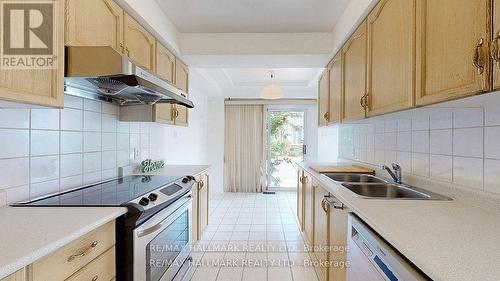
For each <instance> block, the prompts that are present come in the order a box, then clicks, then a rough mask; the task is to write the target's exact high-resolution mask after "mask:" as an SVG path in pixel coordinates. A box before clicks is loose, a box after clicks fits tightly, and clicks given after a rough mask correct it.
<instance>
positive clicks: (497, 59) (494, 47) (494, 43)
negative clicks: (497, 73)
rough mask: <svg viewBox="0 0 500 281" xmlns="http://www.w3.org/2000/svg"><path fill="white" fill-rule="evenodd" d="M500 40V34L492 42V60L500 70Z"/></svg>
mask: <svg viewBox="0 0 500 281" xmlns="http://www.w3.org/2000/svg"><path fill="white" fill-rule="evenodd" d="M499 40H500V33H498V34H497V36H495V38H493V41H492V42H491V58H492V59H493V60H495V62H496V63H497V67H498V68H500V54H499V53H498V41H499Z"/></svg>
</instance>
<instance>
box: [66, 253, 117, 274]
mask: <svg viewBox="0 0 500 281" xmlns="http://www.w3.org/2000/svg"><path fill="white" fill-rule="evenodd" d="M115 260H116V255H115V247H113V248H111V249H109V250H107V251H106V252H105V253H104V254H102V255H100V256H99V257H97V258H96V259H95V260H93V261H92V262H90V263H89V264H87V265H86V266H85V267H84V268H82V269H80V270H79V271H78V272H76V273H75V274H73V275H72V276H71V277H70V278H68V279H66V281H94V280H95V281H98V280H111V279H112V278H114V277H115V275H116V269H115Z"/></svg>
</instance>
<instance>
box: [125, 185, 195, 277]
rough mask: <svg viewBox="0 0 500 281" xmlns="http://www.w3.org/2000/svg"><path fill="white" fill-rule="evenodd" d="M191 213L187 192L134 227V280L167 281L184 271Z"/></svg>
mask: <svg viewBox="0 0 500 281" xmlns="http://www.w3.org/2000/svg"><path fill="white" fill-rule="evenodd" d="M191 212H192V195H191V193H188V194H186V195H185V196H184V197H182V198H179V199H178V200H177V201H176V202H175V203H173V204H172V205H170V206H168V207H167V208H165V209H163V210H162V211H160V212H159V213H158V214H156V215H155V216H154V217H152V218H151V219H148V220H147V221H146V222H145V223H144V224H142V225H141V226H139V227H138V228H136V229H135V230H134V280H145V281H163V280H168V281H170V280H174V279H176V280H177V279H179V278H181V279H182V278H183V276H184V275H185V274H188V271H189V270H190V266H191V262H190V261H191V259H190V254H191V242H192V236H191V235H192V234H191V232H192V231H191V225H192V224H191V222H192V213H191ZM180 275H182V276H180Z"/></svg>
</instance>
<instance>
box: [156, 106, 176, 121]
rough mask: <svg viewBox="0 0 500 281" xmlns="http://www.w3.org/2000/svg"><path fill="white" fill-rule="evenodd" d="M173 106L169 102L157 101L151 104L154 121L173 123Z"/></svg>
mask: <svg viewBox="0 0 500 281" xmlns="http://www.w3.org/2000/svg"><path fill="white" fill-rule="evenodd" d="M174 109H175V106H174V105H172V104H170V103H158V104H155V105H154V106H153V116H154V122H158V123H163V124H174Z"/></svg>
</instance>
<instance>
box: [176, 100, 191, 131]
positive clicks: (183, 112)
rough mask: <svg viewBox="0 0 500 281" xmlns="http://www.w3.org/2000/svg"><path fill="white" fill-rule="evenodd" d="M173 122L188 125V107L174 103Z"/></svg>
mask: <svg viewBox="0 0 500 281" xmlns="http://www.w3.org/2000/svg"><path fill="white" fill-rule="evenodd" d="M174 110H175V112H174V114H175V115H174V116H175V119H174V123H175V125H178V126H184V127H187V126H189V109H188V108H187V107H185V106H183V105H178V104H176V105H175V107H174Z"/></svg>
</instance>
